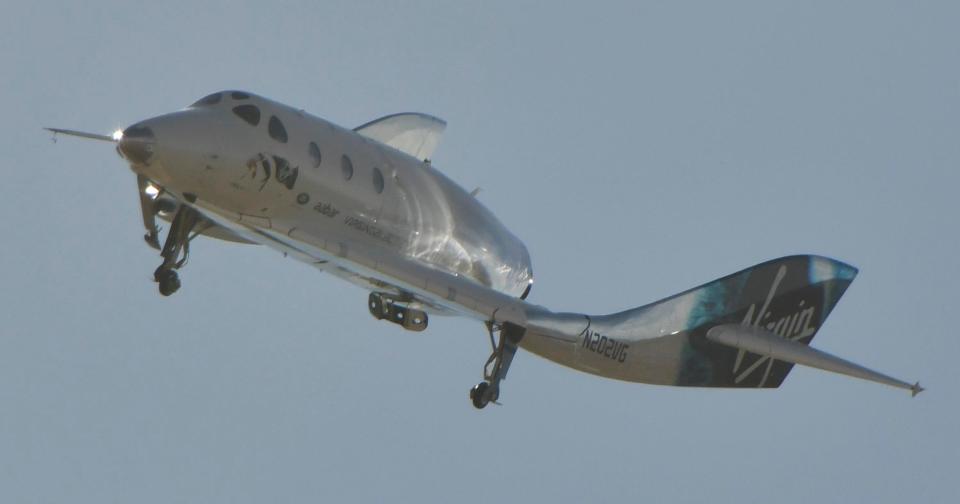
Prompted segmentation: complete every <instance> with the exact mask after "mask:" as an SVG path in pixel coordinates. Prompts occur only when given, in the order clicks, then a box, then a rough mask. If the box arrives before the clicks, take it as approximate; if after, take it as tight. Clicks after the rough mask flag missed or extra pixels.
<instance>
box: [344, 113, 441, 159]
mask: <svg viewBox="0 0 960 504" xmlns="http://www.w3.org/2000/svg"><path fill="white" fill-rule="evenodd" d="M446 127H447V123H446V121H444V120H443V119H440V118H438V117H434V116H431V115H427V114H420V113H416V112H407V113H402V114H393V115H388V116H384V117H381V118H380V119H376V120H373V121H370V122H368V123H366V124H364V125H363V126H358V127H356V128H354V131H356V132H357V133H359V134H361V135H363V136H365V137H367V138H370V139H373V140H376V141H378V142H380V143H383V144H386V145H389V146H390V147H393V148H394V149H397V150H399V151H401V152H405V153H407V154H409V155H411V156H413V157H415V158H417V159H420V160H428V159H430V158H431V157H433V151H435V150H436V149H437V145H439V144H440V137H441V135H443V130H444V129H445V128H446Z"/></svg>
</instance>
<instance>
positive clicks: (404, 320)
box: [367, 292, 427, 332]
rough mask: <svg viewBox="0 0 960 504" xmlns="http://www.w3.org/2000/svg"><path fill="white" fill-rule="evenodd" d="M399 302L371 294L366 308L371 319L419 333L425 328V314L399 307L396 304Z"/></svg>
mask: <svg viewBox="0 0 960 504" xmlns="http://www.w3.org/2000/svg"><path fill="white" fill-rule="evenodd" d="M399 302H402V301H401V300H400V299H397V298H395V297H393V296H390V295H387V294H381V293H379V292H372V293H370V300H369V302H368V303H367V307H368V308H370V315H373V318H375V319H377V320H386V321H388V322H393V323H394V324H397V325H399V326H400V327H403V328H404V329H406V330H408V331H418V332H419V331H422V330H424V329H426V328H427V314H426V313H425V312H423V311H422V310H415V309H413V308H407V307H406V306H401V305H399V304H397V303H399Z"/></svg>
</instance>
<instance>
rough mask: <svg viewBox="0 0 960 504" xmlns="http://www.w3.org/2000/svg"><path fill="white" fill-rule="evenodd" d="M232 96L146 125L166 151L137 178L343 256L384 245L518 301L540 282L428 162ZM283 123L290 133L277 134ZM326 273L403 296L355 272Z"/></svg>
mask: <svg viewBox="0 0 960 504" xmlns="http://www.w3.org/2000/svg"><path fill="white" fill-rule="evenodd" d="M223 95H224V96H223V98H222V100H220V101H219V102H218V103H216V104H212V105H195V106H192V107H190V108H187V109H184V110H181V111H178V112H174V113H170V114H166V115H162V116H159V117H155V118H152V119H148V120H146V121H142V122H141V123H138V126H141V127H146V128H149V129H150V130H151V131H152V133H153V135H154V136H155V142H156V146H157V147H156V151H155V152H153V155H152V156H150V158H149V159H147V160H145V162H143V163H138V162H132V163H131V167H132V168H133V170H134V171H136V172H138V173H140V174H142V175H145V176H146V177H148V178H149V179H151V180H153V181H154V182H156V183H157V184H158V185H160V186H162V187H164V188H165V189H166V190H169V191H171V192H172V193H174V194H177V195H190V196H191V197H192V196H195V197H196V205H197V206H198V207H199V208H201V209H202V210H204V211H205V213H207V214H209V213H211V212H213V213H215V214H216V216H215V219H216V217H217V216H219V217H220V218H222V219H224V220H226V221H232V222H233V223H244V224H246V225H247V227H248V228H254V229H258V230H263V231H265V232H268V233H269V234H284V235H287V237H297V238H298V239H300V240H301V241H304V242H307V243H312V244H314V245H317V246H318V247H319V248H321V249H324V250H328V251H330V252H331V253H332V255H334V256H340V257H341V258H342V257H343V256H348V255H349V251H348V249H361V248H362V249H381V250H382V251H383V252H384V253H389V254H393V255H399V256H402V257H404V258H405V259H407V260H409V261H412V262H416V263H419V264H422V265H425V266H427V267H429V268H434V269H437V270H440V271H443V272H446V273H452V274H455V275H458V276H462V277H465V278H468V279H470V280H472V281H474V282H476V283H478V284H480V285H482V286H485V287H488V288H491V289H494V290H496V291H498V292H501V293H503V294H505V295H508V296H512V297H516V296H520V295H521V294H522V293H523V292H524V291H525V290H526V289H527V288H528V287H529V286H530V284H531V283H532V278H533V277H532V270H531V264H530V256H529V254H528V252H527V249H526V247H525V246H524V244H523V243H522V242H521V241H520V240H519V239H518V238H517V237H516V236H514V235H513V234H512V233H511V232H510V231H508V230H507V229H506V228H505V227H504V226H503V224H501V223H500V221H499V220H498V219H497V218H496V217H495V216H494V215H493V214H492V213H491V212H490V211H489V210H487V209H486V208H485V207H484V206H483V205H482V204H481V203H480V202H479V201H477V199H476V198H474V197H473V196H472V195H471V194H469V193H467V192H465V191H464V190H463V189H461V188H460V187H459V186H458V185H457V184H455V183H454V182H452V181H451V180H450V179H449V178H447V177H446V176H445V175H444V174H443V173H441V172H440V171H439V170H437V169H436V168H435V167H434V166H432V165H431V164H430V163H429V162H424V161H421V160H418V159H416V158H414V157H412V156H410V155H407V154H405V153H403V152H400V151H398V150H396V149H393V148H391V147H389V146H387V145H384V144H381V143H379V142H376V141H373V140H370V139H368V138H365V137H364V136H362V135H360V134H358V133H356V132H354V131H352V130H348V129H344V128H341V127H339V126H337V125H335V124H332V123H330V122H328V121H326V120H323V119H321V118H318V117H315V116H312V115H310V114H307V113H305V112H303V111H300V110H296V109H294V108H291V107H289V106H287V105H283V104H280V103H277V102H274V101H271V100H268V99H265V98H262V97H258V96H255V95H250V96H249V97H247V98H243V99H234V98H232V97H231V95H230V93H224V94H223ZM240 105H249V106H253V107H256V108H257V110H259V121H257V124H255V125H254V124H251V123H248V122H246V121H244V120H243V119H241V118H240V117H238V116H237V115H236V114H235V113H234V112H233V111H232V109H233V108H234V107H236V106H240ZM274 117H275V118H276V121H279V124H280V125H281V126H282V129H283V132H284V134H283V135H282V136H280V135H277V134H275V135H271V132H270V130H271V122H272V121H273V119H272V118H274ZM284 137H285V138H286V141H285V142H283V141H280V140H278V138H279V139H283V138H284ZM311 143H312V144H314V145H316V147H317V148H316V149H313V147H312V145H311ZM318 153H319V156H317V154H318ZM228 227H229V225H228ZM254 241H262V240H254ZM331 244H333V245H331ZM313 262H314V263H315V264H318V266H324V264H323V263H322V261H316V260H314V261H313ZM328 270H329V271H332V272H333V273H335V274H339V275H340V276H343V277H345V278H348V279H350V280H352V281H355V282H357V283H360V284H363V285H365V286H366V287H368V288H375V289H376V288H379V289H380V290H386V291H391V290H395V289H394V288H393V286H392V285H384V284H383V283H382V282H380V281H379V280H377V279H374V278H370V277H369V276H367V275H363V274H358V272H357V271H352V270H353V268H350V267H349V265H347V266H346V267H344V264H340V263H338V264H336V266H335V267H334V268H328ZM398 294H399V293H398ZM427 308H434V309H435V308H437V307H435V306H433V307H431V306H428V307H427Z"/></svg>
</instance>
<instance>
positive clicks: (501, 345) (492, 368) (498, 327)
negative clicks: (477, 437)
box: [470, 321, 526, 409]
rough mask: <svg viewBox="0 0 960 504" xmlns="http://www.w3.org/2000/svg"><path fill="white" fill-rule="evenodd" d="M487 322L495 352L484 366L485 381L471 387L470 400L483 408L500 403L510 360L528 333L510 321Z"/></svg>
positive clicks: (478, 407) (474, 404) (479, 407)
mask: <svg viewBox="0 0 960 504" xmlns="http://www.w3.org/2000/svg"><path fill="white" fill-rule="evenodd" d="M486 324H487V332H488V333H489V334H490V346H491V347H493V353H491V354H490V358H488V359H487V363H486V364H484V366H483V381H482V382H480V383H478V384H477V385H476V386H474V387H473V388H472V389H470V402H472V403H473V407H475V408H477V409H483V408H484V407H485V406H486V405H487V404H490V403H491V402H492V403H494V404H500V403H498V402H497V399H499V398H500V382H501V381H503V380H504V379H505V378H506V377H507V369H509V368H510V362H512V361H513V356H514V354H516V353H517V348H518V344H519V343H520V340H521V339H523V335H524V334H525V333H526V329H525V328H523V327H521V326H518V325H516V324H512V323H510V322H504V323H502V324H496V323H494V322H493V321H489V322H487V323H486ZM495 333H499V335H500V337H499V338H496V337H495V336H494V334H495ZM498 339H499V341H497V340H498Z"/></svg>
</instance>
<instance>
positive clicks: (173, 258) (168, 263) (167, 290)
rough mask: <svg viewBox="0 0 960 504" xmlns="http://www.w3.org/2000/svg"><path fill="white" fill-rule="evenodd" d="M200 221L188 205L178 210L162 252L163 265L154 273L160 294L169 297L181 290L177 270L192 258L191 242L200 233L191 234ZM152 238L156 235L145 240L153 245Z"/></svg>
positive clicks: (149, 235) (145, 237) (151, 235)
mask: <svg viewBox="0 0 960 504" xmlns="http://www.w3.org/2000/svg"><path fill="white" fill-rule="evenodd" d="M199 221H200V214H198V213H197V211H196V210H194V209H193V208H191V207H189V206H188V205H185V204H184V205H180V207H179V208H178V209H177V214H176V215H175V216H174V217H173V225H172V226H171V227H170V231H169V232H168V233H167V239H166V241H164V244H163V249H162V250H161V251H160V256H161V257H163V263H162V264H160V266H159V267H158V268H157V269H156V270H154V272H153V280H154V281H155V282H157V283H159V284H160V294H162V295H164V296H169V295H171V294H173V293H174V292H177V290H179V289H180V277H179V276H178V275H177V272H176V270H178V269H180V268H181V267H183V265H184V264H186V262H187V258H188V257H189V256H190V240H192V239H193V238H194V237H195V236H196V235H197V234H198V233H200V231H196V232H194V234H193V235H191V234H190V233H191V232H193V231H194V227H195V226H196V225H197V222H199ZM152 237H154V235H153V233H152V232H151V233H148V234H147V235H146V236H144V239H145V240H147V243H151V245H152V241H151V238H152ZM181 255H182V256H183V258H182V259H181V258H180V256H181Z"/></svg>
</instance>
